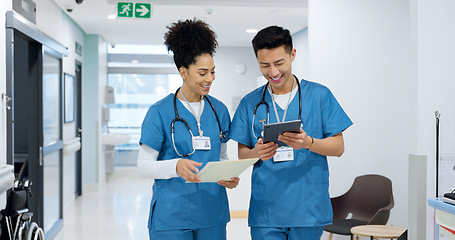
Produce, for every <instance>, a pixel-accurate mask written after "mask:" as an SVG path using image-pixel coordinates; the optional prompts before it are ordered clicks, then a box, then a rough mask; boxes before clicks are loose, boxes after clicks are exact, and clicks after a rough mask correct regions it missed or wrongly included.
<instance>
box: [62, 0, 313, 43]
mask: <svg viewBox="0 0 455 240" xmlns="http://www.w3.org/2000/svg"><path fill="white" fill-rule="evenodd" d="M54 1H55V2H56V3H57V4H58V5H59V6H60V7H61V8H62V9H65V10H66V9H72V12H67V13H68V15H69V16H70V17H71V18H72V19H73V20H74V21H75V22H76V23H77V24H78V25H79V26H80V27H81V28H82V29H83V30H84V31H85V32H86V33H87V34H99V35H101V36H102V37H103V38H104V39H105V40H106V41H107V42H109V43H111V44H146V45H161V44H163V41H164V40H163V35H164V33H165V32H166V30H167V29H166V26H169V25H170V24H171V23H173V22H176V21H177V20H181V19H188V18H194V17H196V18H198V19H202V20H204V21H206V22H207V23H208V24H209V25H210V26H211V27H212V29H213V30H214V31H215V33H216V34H217V36H218V42H219V44H220V46H223V47H239V46H245V47H246V46H251V39H252V38H253V37H254V34H251V33H246V32H245V31H246V29H250V28H256V29H258V30H260V29H262V28H264V27H266V26H269V25H280V26H283V27H285V28H287V29H289V30H290V31H291V33H296V32H298V31H300V30H302V29H304V28H306V27H307V26H308V12H307V5H308V1H307V0H282V1H280V0H210V1H209V0H205V1H200V0H119V1H115V0H84V1H83V3H82V4H80V5H79V4H76V2H75V0H54ZM117 2H141V3H144V2H145V3H151V4H152V18H151V19H147V20H144V19H124V18H116V19H114V20H110V19H108V18H107V16H108V15H113V14H114V15H115V14H116V5H117ZM209 11H211V14H209V13H208V12H209Z"/></svg>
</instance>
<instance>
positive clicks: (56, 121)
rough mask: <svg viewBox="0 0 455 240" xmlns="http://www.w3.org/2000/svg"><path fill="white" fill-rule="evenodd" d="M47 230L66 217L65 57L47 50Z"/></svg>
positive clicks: (44, 159) (44, 149)
mask: <svg viewBox="0 0 455 240" xmlns="http://www.w3.org/2000/svg"><path fill="white" fill-rule="evenodd" d="M42 79H43V82H42V92H41V94H42V109H43V111H42V127H41V128H42V138H43V144H42V153H40V154H42V157H41V163H40V164H41V165H42V171H43V179H42V182H43V214H44V217H43V220H44V223H43V230H44V232H45V233H48V232H50V231H51V230H52V229H53V228H54V227H55V226H56V225H57V224H58V223H59V222H60V221H61V219H62V217H63V216H62V157H63V156H62V154H63V153H62V150H63V141H62V111H61V109H62V107H61V102H62V101H61V99H62V96H61V92H62V90H61V83H62V73H61V59H60V58H58V55H55V54H53V53H52V51H50V50H47V49H46V48H45V50H44V51H43V76H42ZM40 151H41V150H40Z"/></svg>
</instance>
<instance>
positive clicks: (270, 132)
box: [263, 120, 302, 147]
mask: <svg viewBox="0 0 455 240" xmlns="http://www.w3.org/2000/svg"><path fill="white" fill-rule="evenodd" d="M301 124H302V121H300V120H292V121H287V122H280V123H269V124H264V126H263V131H264V139H263V141H264V143H267V142H276V143H278V147H281V146H286V144H285V143H284V142H282V141H278V135H280V134H282V133H284V132H295V133H299V132H300V125H301Z"/></svg>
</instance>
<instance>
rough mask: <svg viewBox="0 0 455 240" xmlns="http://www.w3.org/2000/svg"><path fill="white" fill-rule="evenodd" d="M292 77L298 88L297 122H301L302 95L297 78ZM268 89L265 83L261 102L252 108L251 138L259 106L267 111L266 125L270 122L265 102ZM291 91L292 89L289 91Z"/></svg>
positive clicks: (267, 105)
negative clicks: (262, 106) (263, 105)
mask: <svg viewBox="0 0 455 240" xmlns="http://www.w3.org/2000/svg"><path fill="white" fill-rule="evenodd" d="M293 76H294V79H295V81H297V87H298V91H299V92H298V94H299V120H302V117H301V114H302V94H301V91H302V90H301V89H300V83H299V80H298V79H297V77H296V76H295V75H293ZM268 87H269V82H267V84H266V85H265V87H264V91H263V92H262V98H261V101H259V102H258V103H257V104H256V106H254V111H253V119H252V121H251V131H252V132H253V136H254V137H256V135H255V134H254V118H255V116H256V112H257V110H258V108H259V106H261V104H265V107H266V109H267V122H266V123H269V121H270V109H269V104H268V103H267V102H266V101H265V93H266V92H267V89H268ZM291 91H292V89H291ZM256 138H260V136H258V137H256Z"/></svg>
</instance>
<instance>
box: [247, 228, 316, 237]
mask: <svg viewBox="0 0 455 240" xmlns="http://www.w3.org/2000/svg"><path fill="white" fill-rule="evenodd" d="M323 231H324V227H322V226H321V227H291V228H284V227H283V228H279V227H278V228H274V227H270V228H269V227H252V228H251V239H252V240H319V239H321V236H322V232H323Z"/></svg>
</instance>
